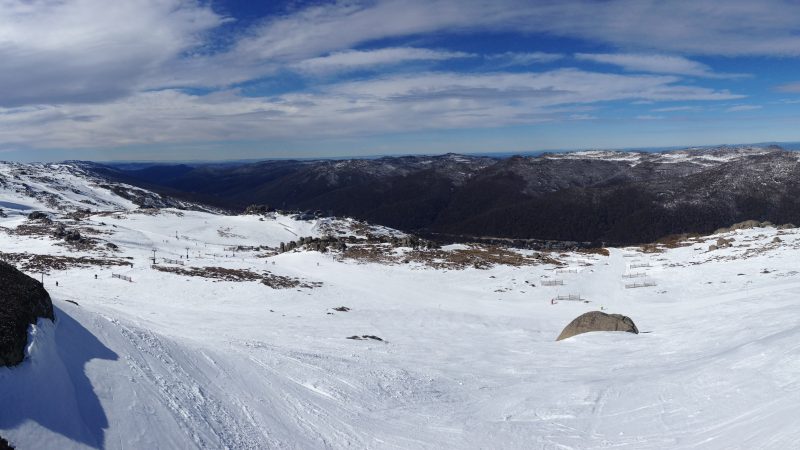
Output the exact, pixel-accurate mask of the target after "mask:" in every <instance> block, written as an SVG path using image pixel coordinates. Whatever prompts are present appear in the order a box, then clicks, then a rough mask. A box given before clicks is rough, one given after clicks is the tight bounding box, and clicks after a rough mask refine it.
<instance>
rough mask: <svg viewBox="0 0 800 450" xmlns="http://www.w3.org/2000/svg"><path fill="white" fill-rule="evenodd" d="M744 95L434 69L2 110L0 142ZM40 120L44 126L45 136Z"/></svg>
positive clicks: (322, 131)
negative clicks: (268, 90)
mask: <svg viewBox="0 0 800 450" xmlns="http://www.w3.org/2000/svg"><path fill="white" fill-rule="evenodd" d="M739 97H740V96H739V95H736V94H732V93H730V92H727V91H722V90H714V89H708V88H703V87H697V86H686V85H681V84H679V80H678V79H677V78H675V77H670V76H651V75H616V74H603V73H596V72H586V71H580V70H554V71H548V72H541V73H515V74H509V73H489V74H454V73H438V72H431V73H421V74H405V75H394V76H385V77H379V78H375V79H371V80H357V81H347V82H340V83H336V84H330V85H327V86H325V87H320V88H318V89H317V90H316V91H315V92H296V93H289V94H285V95H281V96H277V97H269V98H266V97H246V96H243V95H241V94H240V93H239V92H237V91H236V90H228V91H221V92H217V93H214V94H210V95H191V94H188V93H185V92H181V91H177V90H159V91H148V92H142V93H137V94H134V95H132V96H130V97H128V98H125V99H117V100H112V101H108V102H104V103H99V104H71V105H70V104H68V105H49V106H40V107H36V108H6V109H2V108H0V141H2V142H5V143H9V144H15V143H16V144H19V145H36V146H38V147H46V148H63V147H87V148H97V147H114V146H123V145H133V144H162V143H179V142H195V141H212V142H213V141H217V142H219V141H225V140H227V139H237V140H258V139H275V138H291V137H297V136H302V137H304V138H305V137H314V136H316V137H320V136H323V137H324V136H359V135H361V136H363V135H371V134H375V133H393V132H404V131H408V130H431V129H457V128H485V127H501V126H509V125H520V124H533V123H541V122H547V121H553V120H563V118H564V113H563V111H564V108H571V109H573V111H574V108H575V107H576V106H580V105H584V106H590V105H593V104H597V103H599V102H607V101H618V100H633V99H651V100H657V101H690V100H707V101H721V100H732V99H736V98H739ZM78 118H91V120H79V119H78ZM572 119H588V117H580V116H576V117H573V118H572ZM43 127H45V128H46V129H47V130H48V132H47V133H42V129H43Z"/></svg>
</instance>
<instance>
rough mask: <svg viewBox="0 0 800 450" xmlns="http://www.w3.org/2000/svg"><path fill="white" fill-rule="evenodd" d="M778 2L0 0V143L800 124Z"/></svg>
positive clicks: (534, 147) (487, 135) (439, 139)
mask: <svg viewBox="0 0 800 450" xmlns="http://www.w3.org/2000/svg"><path fill="white" fill-rule="evenodd" d="M798 69H800V2H795V1H790V0H760V1H757V2H755V1H751V0H718V1H712V0H693V1H662V0H602V1H600V0H555V1H550V0H541V1H537V0H365V1H359V0H351V1H313V2H307V1H295V0H290V1H285V2H281V1H277V0H212V1H194V0H124V1H117V2H109V1H107V0H0V160H18V161H53V160H66V159H87V160H97V161H109V160H231V159H268V158H293V157H297V158H309V157H337V156H367V155H370V156H372V155H389V154H413V153H426V154H433V153H445V152H458V153H489V152H531V151H539V150H554V149H610V148H648V147H669V146H694V145H717V144H735V143H753V142H792V141H800V70H798Z"/></svg>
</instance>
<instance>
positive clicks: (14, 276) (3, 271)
mask: <svg viewBox="0 0 800 450" xmlns="http://www.w3.org/2000/svg"><path fill="white" fill-rule="evenodd" d="M40 317H42V318H46V319H50V320H53V319H54V316H53V303H52V302H51V301H50V294H48V293H47V291H46V290H45V289H44V287H43V286H42V285H41V283H39V282H38V281H36V280H34V279H33V278H31V277H29V276H27V275H25V274H24V273H22V272H20V271H19V270H17V269H16V268H14V267H13V266H11V265H10V264H7V263H4V262H2V261H0V366H13V365H16V364H19V363H20V362H22V360H23V359H24V358H25V346H26V345H27V343H28V326H29V325H31V324H35V323H36V320H37V319H38V318H40Z"/></svg>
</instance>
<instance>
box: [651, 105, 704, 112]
mask: <svg viewBox="0 0 800 450" xmlns="http://www.w3.org/2000/svg"><path fill="white" fill-rule="evenodd" d="M699 109H700V108H699V107H697V106H668V107H666V108H656V109H654V110H653V112H677V111H697V110H699Z"/></svg>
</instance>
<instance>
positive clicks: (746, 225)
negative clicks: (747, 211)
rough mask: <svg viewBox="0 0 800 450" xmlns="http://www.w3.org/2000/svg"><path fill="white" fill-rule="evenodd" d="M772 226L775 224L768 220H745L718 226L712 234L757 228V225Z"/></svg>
mask: <svg viewBox="0 0 800 450" xmlns="http://www.w3.org/2000/svg"><path fill="white" fill-rule="evenodd" d="M773 226H775V225H774V224H773V223H772V222H770V221H765V222H759V221H757V220H745V221H744V222H739V223H735V224H733V225H731V226H729V227H726V228H719V229H717V231H715V232H714V234H721V233H730V232H731V231H736V230H749V229H752V228H759V227H760V228H765V227H773ZM782 226H783V225H782ZM778 228H780V227H778Z"/></svg>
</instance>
